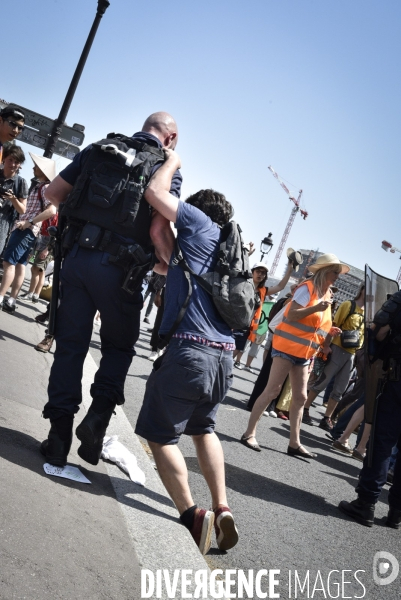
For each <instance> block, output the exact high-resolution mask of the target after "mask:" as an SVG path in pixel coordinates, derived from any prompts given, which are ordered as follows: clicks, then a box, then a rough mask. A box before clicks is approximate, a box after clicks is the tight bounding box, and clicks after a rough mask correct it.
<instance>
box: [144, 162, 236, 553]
mask: <svg viewBox="0 0 401 600" xmlns="http://www.w3.org/2000/svg"><path fill="white" fill-rule="evenodd" d="M165 154H166V157H167V159H166V162H165V163H164V164H163V165H162V166H161V167H160V169H159V170H158V171H157V173H156V174H155V175H154V176H153V178H152V179H151V181H150V184H149V186H148V188H147V190H146V193H145V198H146V200H147V201H148V202H149V204H150V205H151V206H152V207H153V208H155V209H156V210H157V211H158V212H159V213H160V214H162V215H163V216H164V217H165V218H167V219H168V220H169V221H172V222H173V223H175V227H176V229H177V240H178V243H179V246H180V248H181V251H182V254H183V256H184V258H185V260H186V262H187V263H188V265H189V267H190V268H191V269H192V270H193V271H194V272H195V273H196V274H201V273H204V272H207V271H211V270H213V268H214V265H215V263H216V260H217V251H218V249H219V239H220V227H219V226H222V225H224V224H225V223H227V222H228V221H229V220H230V218H231V216H232V213H233V210H232V206H231V204H230V203H229V202H227V200H226V199H225V197H224V196H223V195H222V194H219V193H217V192H214V191H213V190H201V191H200V192H198V193H197V194H194V195H193V196H190V197H189V198H188V199H187V201H186V202H180V201H179V200H178V199H177V198H176V197H175V196H173V195H172V194H171V193H170V192H169V189H170V183H171V178H172V176H173V174H174V172H175V171H176V169H177V168H179V166H180V161H179V157H178V156H177V154H176V153H175V152H173V151H171V150H166V151H165ZM172 258H173V257H172ZM192 286H193V292H192V295H191V298H190V301H189V305H188V308H187V311H186V313H185V316H184V318H183V319H182V320H181V322H180V324H179V326H178V327H177V328H176V329H175V332H174V334H173V336H172V338H171V340H170V342H169V345H168V347H167V351H166V352H165V354H164V355H162V356H161V357H159V358H158V359H157V360H156V361H155V363H154V369H153V371H152V373H151V375H150V377H149V380H148V382H147V386H146V392H145V398H144V401H143V405H142V408H141V411H140V414H139V417H138V421H137V424H136V429H135V431H136V433H137V434H139V435H141V436H142V437H144V438H145V439H146V440H147V441H148V444H149V446H150V448H151V450H152V452H153V456H154V459H155V461H156V465H157V469H158V471H159V474H160V477H161V478H162V481H163V483H164V485H165V487H166V489H167V491H168V492H169V494H170V496H171V497H172V499H173V501H174V503H175V505H176V507H177V509H178V511H179V513H180V519H181V521H182V523H183V524H184V525H185V526H186V527H187V528H188V529H189V531H190V532H191V534H192V537H193V538H194V540H195V542H196V543H197V545H198V547H199V549H200V551H201V552H202V554H205V553H206V552H207V551H208V550H209V548H210V544H211V535H212V531H213V525H214V527H215V531H216V537H217V545H218V547H219V548H220V549H221V550H228V549H230V548H232V547H233V546H235V544H236V543H237V541H238V532H237V529H236V526H235V523H234V519H233V516H232V513H231V511H230V509H229V508H228V506H227V496H226V487H225V475H224V455H223V449H222V447H221V444H220V441H219V439H218V437H217V435H216V434H215V433H214V428H215V424H216V414H217V409H218V406H219V404H220V402H222V400H223V399H224V397H225V395H226V393H227V391H228V390H229V388H230V386H231V383H232V351H233V349H234V347H235V346H234V338H233V337H232V333H231V330H230V328H229V327H228V325H227V324H226V323H225V322H224V321H223V319H222V318H221V316H220V315H219V313H218V312H217V310H216V308H215V306H214V304H213V301H212V298H211V296H210V295H209V294H208V293H207V292H206V291H205V290H204V289H203V288H201V287H200V286H199V285H198V284H197V282H196V280H195V279H194V278H192ZM187 294H188V282H187V279H186V277H185V275H184V271H183V270H182V269H181V268H180V267H179V266H175V267H174V262H173V261H172V260H171V261H170V268H169V271H168V274H167V283H166V294H165V311H164V316H163V321H162V324H161V328H160V334H161V336H163V334H164V335H166V334H168V333H169V332H170V330H171V329H172V326H173V324H174V323H175V321H176V318H177V315H178V313H179V311H180V309H181V308H182V306H183V303H184V301H185V299H186V297H187ZM183 433H184V434H186V435H190V436H192V440H193V442H194V445H195V449H196V453H197V457H198V461H199V465H200V467H201V471H202V473H203V474H204V476H205V479H206V483H207V485H208V487H209V489H210V493H211V497H212V507H213V511H207V510H204V509H201V508H198V507H197V505H196V504H194V501H193V499H192V496H191V492H190V489H189V486H188V473H187V468H186V465H185V461H184V458H183V456H182V454H181V452H180V450H179V448H178V446H177V443H178V441H179V439H180V436H181V435H182V434H183Z"/></svg>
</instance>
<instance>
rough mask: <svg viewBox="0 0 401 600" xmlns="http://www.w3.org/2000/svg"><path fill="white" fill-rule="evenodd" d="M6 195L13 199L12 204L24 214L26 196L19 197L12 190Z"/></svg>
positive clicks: (18, 211) (19, 212)
mask: <svg viewBox="0 0 401 600" xmlns="http://www.w3.org/2000/svg"><path fill="white" fill-rule="evenodd" d="M6 196H7V197H8V199H9V200H11V204H12V205H13V207H14V208H15V210H16V211H17V213H18V214H20V215H23V214H24V212H25V210H26V198H17V196H15V195H14V194H13V193H12V191H11V190H10V191H9V192H7V194H6Z"/></svg>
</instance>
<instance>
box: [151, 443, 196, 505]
mask: <svg viewBox="0 0 401 600" xmlns="http://www.w3.org/2000/svg"><path fill="white" fill-rule="evenodd" d="M148 444H149V448H150V449H151V450H152V453H153V457H154V459H155V462H156V466H157V470H158V471H159V475H160V477H161V480H162V482H163V483H164V487H165V488H166V490H167V491H168V493H169V494H170V496H171V498H172V500H173V502H174V504H175V505H176V507H177V510H178V512H179V513H180V515H182V513H183V512H185V511H186V510H187V509H188V508H191V506H193V505H194V504H195V503H194V501H193V499H192V496H191V492H190V489H189V485H188V471H187V466H186V464H185V460H184V457H183V455H182V454H181V450H180V449H179V448H178V446H177V445H175V444H169V445H162V444H156V443H155V442H149V441H148Z"/></svg>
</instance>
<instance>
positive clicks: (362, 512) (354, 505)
mask: <svg viewBox="0 0 401 600" xmlns="http://www.w3.org/2000/svg"><path fill="white" fill-rule="evenodd" d="M338 508H339V509H340V510H341V512H343V513H345V514H346V515H348V516H349V517H352V518H353V519H355V521H358V523H360V524H361V525H366V527H372V525H373V522H374V516H375V505H374V504H369V502H364V501H363V500H361V499H360V498H357V499H356V500H353V501H352V502H346V501H345V500H342V501H341V502H340V504H339V505H338Z"/></svg>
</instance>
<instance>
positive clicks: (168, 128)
mask: <svg viewBox="0 0 401 600" xmlns="http://www.w3.org/2000/svg"><path fill="white" fill-rule="evenodd" d="M142 131H145V132H146V133H151V134H152V135H154V136H155V137H157V139H158V140H160V142H161V143H162V144H163V146H164V148H171V149H172V150H174V148H175V147H176V145H177V141H178V129H177V123H176V122H175V120H174V119H173V117H172V116H171V115H169V114H168V113H166V112H156V113H153V114H152V115H150V117H148V118H147V119H146V121H145V123H144V124H143V127H142Z"/></svg>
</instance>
